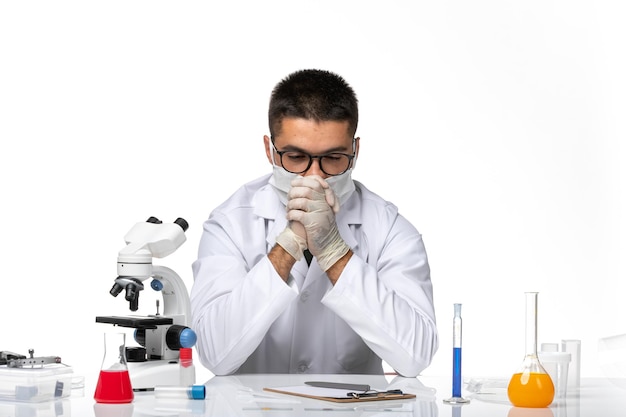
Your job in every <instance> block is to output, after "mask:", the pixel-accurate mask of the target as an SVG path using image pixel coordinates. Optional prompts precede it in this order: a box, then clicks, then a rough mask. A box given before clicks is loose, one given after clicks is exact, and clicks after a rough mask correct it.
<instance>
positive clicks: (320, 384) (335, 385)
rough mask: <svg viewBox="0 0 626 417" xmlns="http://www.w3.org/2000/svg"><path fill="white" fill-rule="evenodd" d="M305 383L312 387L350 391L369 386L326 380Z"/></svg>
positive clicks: (365, 388) (366, 389) (362, 389)
mask: <svg viewBox="0 0 626 417" xmlns="http://www.w3.org/2000/svg"><path fill="white" fill-rule="evenodd" d="M305 384H306V385H310V386H312V387H319V388H335V389H345V390H350V391H363V392H365V391H369V390H370V386H369V385H367V384H346V383H342V382H326V381H307V382H305Z"/></svg>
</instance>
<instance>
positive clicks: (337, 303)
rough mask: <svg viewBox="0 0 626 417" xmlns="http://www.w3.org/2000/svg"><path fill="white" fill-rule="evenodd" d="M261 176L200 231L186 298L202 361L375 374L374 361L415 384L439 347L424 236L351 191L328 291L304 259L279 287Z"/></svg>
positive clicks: (275, 209) (274, 210) (275, 210)
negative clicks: (345, 250)
mask: <svg viewBox="0 0 626 417" xmlns="http://www.w3.org/2000/svg"><path fill="white" fill-rule="evenodd" d="M269 178H270V175H267V176H264V177H262V178H259V179H257V180H255V181H252V182H250V183H248V184H246V185H244V186H243V187H242V188H240V189H239V190H238V191H237V192H235V194H233V195H232V196H231V197H230V198H229V199H228V200H227V201H226V202H224V203H223V204H222V205H220V206H219V207H217V208H216V209H215V210H214V211H213V212H212V213H211V215H210V216H209V219H208V220H207V221H206V222H205V223H204V231H203V234H202V237H201V240H200V246H199V251H198V259H197V261H195V262H194V263H193V273H194V284H193V286H192V289H191V307H192V328H193V329H194V330H195V331H196V333H197V335H198V342H197V351H198V353H199V356H200V360H201V363H202V364H203V365H204V366H206V367H207V368H208V369H209V370H210V371H211V372H213V373H214V374H215V375H226V374H232V373H368V374H378V373H382V372H383V369H382V363H381V359H382V360H384V361H385V362H387V363H388V364H389V365H390V366H392V367H393V368H394V369H395V370H396V371H397V372H398V373H399V374H400V375H403V376H408V377H411V376H416V375H417V374H418V373H419V372H421V371H422V370H423V369H424V368H426V367H427V366H428V365H429V364H430V362H431V360H432V357H433V355H434V353H435V351H436V350H437V347H438V338H437V329H436V325H435V312H434V307H433V290H432V285H431V281H430V269H429V265H428V260H427V257H426V252H425V249H424V245H423V242H422V238H421V235H420V234H419V233H418V231H417V230H416V229H415V228H414V227H413V226H412V225H411V224H410V223H409V222H408V221H407V220H406V219H405V218H404V217H403V216H401V215H400V214H398V210H397V208H396V207H395V206H394V205H393V204H391V203H389V202H386V201H384V200H383V199H382V198H380V197H379V196H377V195H376V194H374V193H372V192H371V191H369V190H368V189H367V188H365V187H364V186H363V185H362V184H360V183H359V182H357V181H355V185H356V191H355V192H354V193H353V194H352V196H351V197H350V198H349V199H348V201H347V202H346V203H345V204H344V205H343V206H342V207H341V209H340V211H339V213H338V214H337V218H336V221H337V226H338V228H339V232H340V234H341V236H342V238H343V239H344V240H345V242H346V243H347V244H348V246H350V248H352V251H353V252H354V255H353V256H352V258H351V259H350V261H349V262H348V264H347V265H346V267H345V269H344V271H343V273H342V274H341V276H340V278H339V280H338V281H337V283H336V284H335V286H333V285H332V284H331V283H330V281H329V279H328V277H327V276H326V274H325V273H324V272H323V271H322V270H321V269H320V267H319V265H318V264H317V262H316V260H315V259H313V261H312V263H311V265H310V267H309V266H308V265H307V264H306V261H305V259H304V257H303V258H302V259H301V260H300V261H299V262H296V264H295V265H294V267H293V269H292V270H291V274H290V277H289V279H288V281H287V283H285V282H284V281H283V280H282V279H281V278H280V276H279V275H278V274H277V273H276V270H275V269H274V267H273V266H272V264H271V262H270V261H269V260H268V258H267V253H268V252H269V251H270V249H271V248H272V247H273V246H274V245H275V239H276V236H277V235H278V234H279V233H280V232H282V231H283V229H284V228H285V227H286V225H287V220H286V211H285V206H284V205H283V204H282V203H281V202H280V200H279V198H278V195H277V193H276V192H275V191H274V189H273V188H272V186H271V185H269V184H268V180H269Z"/></svg>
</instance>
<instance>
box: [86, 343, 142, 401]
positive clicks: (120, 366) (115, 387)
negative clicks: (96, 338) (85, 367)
mask: <svg viewBox="0 0 626 417" xmlns="http://www.w3.org/2000/svg"><path fill="white" fill-rule="evenodd" d="M134 397H135V396H134V394H133V387H132V386H131V383H130V375H129V374H128V365H127V364H126V334H124V333H105V334H104V359H103V360H102V367H101V368H100V376H99V377H98V385H97V386H96V392H95V393H94V396H93V398H94V399H95V400H96V402H98V403H109V404H123V403H129V402H132V401H133V399H134Z"/></svg>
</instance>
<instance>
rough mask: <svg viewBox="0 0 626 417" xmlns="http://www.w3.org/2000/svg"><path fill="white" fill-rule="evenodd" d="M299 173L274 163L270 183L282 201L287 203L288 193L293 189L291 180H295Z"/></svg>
mask: <svg viewBox="0 0 626 417" xmlns="http://www.w3.org/2000/svg"><path fill="white" fill-rule="evenodd" d="M297 176H298V174H294V173H293V172H289V171H287V170H286V169H285V168H283V167H279V166H278V165H276V164H274V174H273V175H272V178H270V181H269V182H270V185H271V186H272V187H274V191H276V193H277V194H278V198H279V199H280V201H281V203H283V204H284V205H287V194H289V190H291V181H293V180H294V179H295V178H296V177H297Z"/></svg>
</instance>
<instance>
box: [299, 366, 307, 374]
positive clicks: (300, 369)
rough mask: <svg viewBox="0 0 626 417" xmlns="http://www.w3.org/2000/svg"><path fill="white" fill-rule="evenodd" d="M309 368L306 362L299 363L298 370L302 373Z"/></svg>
mask: <svg viewBox="0 0 626 417" xmlns="http://www.w3.org/2000/svg"><path fill="white" fill-rule="evenodd" d="M307 369H309V366H308V365H307V364H306V363H301V364H300V365H298V372H300V373H301V374H303V373H305V372H306V371H307Z"/></svg>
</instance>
